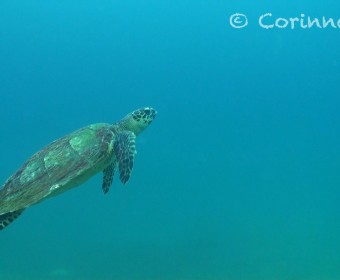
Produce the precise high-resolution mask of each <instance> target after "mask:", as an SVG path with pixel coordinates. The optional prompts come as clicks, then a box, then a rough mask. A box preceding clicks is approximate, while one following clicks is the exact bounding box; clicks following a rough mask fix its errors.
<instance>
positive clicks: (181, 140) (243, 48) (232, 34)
mask: <svg viewBox="0 0 340 280" xmlns="http://www.w3.org/2000/svg"><path fill="white" fill-rule="evenodd" d="M235 13H243V14H245V15H247V18H248V26H246V27H245V28H233V27H232V26H231V25H230V21H229V18H230V16H231V15H232V14H235ZM266 13H272V17H267V18H266V22H268V23H269V22H273V21H274V19H275V18H279V17H283V18H290V17H299V18H305V19H306V18H307V16H311V17H312V18H314V17H317V18H320V19H322V16H325V17H327V18H334V19H335V20H337V19H339V18H340V3H339V1H330V0H326V1H306V0H304V1H298V2H287V1H276V2H273V1H259V2H256V3H254V1H227V0H224V1H221V0H209V1H207V0H205V1H203V0H181V1H179V0H172V1H169V0H164V1H163V0H145V1H136V0H124V1H114V0H112V1H65V0H62V1H51V0H44V1H25V0H22V1H9V0H2V1H1V2H0V120H1V137H0V147H1V149H0V167H1V168H0V181H1V182H5V180H6V179H7V178H8V177H9V176H10V175H11V174H12V173H13V172H14V171H15V170H16V169H17V168H19V167H20V165H21V164H22V163H23V162H24V161H25V160H26V159H27V158H28V157H29V156H31V155H32V154H33V153H35V152H36V151H38V150H39V149H41V148H43V147H44V146H45V145H47V144H48V143H50V142H51V141H53V140H55V139H57V138H59V137H61V136H63V135H65V134H67V133H69V132H72V131H74V130H76V129H78V128H80V127H82V126H85V125H88V124H91V123H96V122H109V123H113V122H115V121H118V120H120V119H121V118H122V117H123V116H125V115H126V114H127V113H129V112H131V111H132V110H134V109H137V108H139V107H143V106H152V107H154V108H155V109H156V110H157V111H158V115H157V118H156V120H155V121H154V122H153V123H152V124H151V125H150V127H149V128H148V129H147V130H146V131H145V132H144V133H143V134H141V135H140V136H139V137H138V139H137V151H138V154H137V156H136V161H135V166H134V170H133V174H132V176H131V179H130V181H129V182H128V184H127V185H126V186H123V185H122V184H121V183H120V181H119V180H118V176H117V175H116V176H115V178H114V182H113V186H112V187H111V189H110V192H109V193H108V194H106V195H104V194H103V193H102V190H101V181H102V175H101V174H98V175H96V176H95V177H93V178H91V179H90V180H89V181H87V182H86V183H85V184H83V185H82V186H80V187H78V188H75V189H72V190H70V191H69V192H66V193H64V194H62V195H60V196H58V197H55V198H53V199H49V200H46V201H44V202H43V203H41V204H38V205H35V206H34V207H31V208H29V209H28V210H27V211H25V213H24V214H23V215H22V216H21V217H20V218H18V220H16V221H15V222H13V224H11V225H10V226H8V227H7V228H6V229H4V230H3V231H1V232H0V244H1V249H0V279H1V280H16V279H18V280H19V279H20V280H21V279H34V280H37V279H84V280H87V279H105V280H108V279H119V280H120V279H121V280H126V279H150V280H154V279H165V280H170V279H171V280H172V279H180V280H184V279H200V280H208V279H209V280H210V279H211V280H212V279H218V280H220V279H221V280H225V279H226V280H229V279H230V280H252V279H259V280H260V279H261V280H267V279H268V280H269V279H271V280H273V279H275V280H285V279H287V280H288V279H289V280H294V279H298V280H305V279H306V280H337V279H340V204H339V199H340V141H339V140H340V127H339V123H340V110H339V108H340V90H339V84H340V51H339V46H340V28H332V27H328V28H323V29H322V28H321V29H320V28H316V27H314V28H301V27H299V26H297V27H296V28H294V29H291V28H289V26H288V27H286V28H278V27H274V28H271V29H265V28H262V27H261V26H259V24H258V19H259V17H260V16H261V15H264V14H266ZM301 14H304V15H305V17H304V16H302V15H301ZM280 23H281V24H282V23H284V21H281V22H280ZM1 184H2V183H1Z"/></svg>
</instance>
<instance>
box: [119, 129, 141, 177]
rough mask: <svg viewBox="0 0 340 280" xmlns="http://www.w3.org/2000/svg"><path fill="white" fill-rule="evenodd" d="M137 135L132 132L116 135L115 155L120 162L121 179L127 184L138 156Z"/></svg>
mask: <svg viewBox="0 0 340 280" xmlns="http://www.w3.org/2000/svg"><path fill="white" fill-rule="evenodd" d="M135 140H136V135H135V134H134V133H133V132H131V131H122V132H120V133H118V134H117V135H116V140H115V143H114V153H115V156H116V159H117V161H118V167H119V178H120V180H121V182H122V183H123V184H125V183H126V182H127V181H128V180H129V178H130V175H131V171H132V167H133V161H134V158H135V154H136V145H135Z"/></svg>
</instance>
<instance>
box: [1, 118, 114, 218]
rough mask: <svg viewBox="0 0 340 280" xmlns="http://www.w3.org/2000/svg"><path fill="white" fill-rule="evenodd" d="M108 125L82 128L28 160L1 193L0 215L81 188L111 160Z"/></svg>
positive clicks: (112, 135)
mask: <svg viewBox="0 0 340 280" xmlns="http://www.w3.org/2000/svg"><path fill="white" fill-rule="evenodd" d="M110 127H111V125H110V124H105V123H99V124H93V125H89V126H87V127H84V128H81V129H79V130H77V131H75V132H73V133H71V134H69V135H66V136H64V137H63V138H60V139H58V140H56V141H54V142H52V143H51V144H49V145H48V146H46V147H45V148H44V149H42V150H41V151H39V152H37V153H36V154H34V155H33V156H32V157H31V158H29V159H28V160H27V161H26V162H25V163H24V164H23V165H22V166H21V168H20V169H19V170H17V171H16V172H15V173H14V174H13V175H12V176H11V177H10V178H9V179H8V180H7V181H6V182H5V184H4V186H3V188H2V189H1V191H0V201H1V204H0V214H2V213H6V212H10V211H15V210H18V209H23V208H26V207H28V206H30V205H32V204H36V203H38V202H40V201H42V200H44V199H45V198H47V197H50V196H54V195H56V194H59V193H62V192H64V191H66V190H68V189H70V188H72V187H75V186H77V185H80V184H81V183H83V182H84V181H86V180H87V179H89V178H90V177H91V176H93V175H94V174H96V173H97V172H99V171H101V170H103V169H104V168H105V167H106V166H107V165H108V164H110V162H111V161H112V160H113V153H112V147H113V141H114V133H113V131H112V130H111V129H110Z"/></svg>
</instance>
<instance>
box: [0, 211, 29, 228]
mask: <svg viewBox="0 0 340 280" xmlns="http://www.w3.org/2000/svg"><path fill="white" fill-rule="evenodd" d="M24 210H25V208H24V209H19V210H17V211H13V212H8V213H5V214H2V215H0V230H2V229H4V228H5V227H7V226H8V225H9V224H10V223H12V222H13V221H14V220H15V219H16V218H18V217H19V216H20V215H21V213H22V212H24Z"/></svg>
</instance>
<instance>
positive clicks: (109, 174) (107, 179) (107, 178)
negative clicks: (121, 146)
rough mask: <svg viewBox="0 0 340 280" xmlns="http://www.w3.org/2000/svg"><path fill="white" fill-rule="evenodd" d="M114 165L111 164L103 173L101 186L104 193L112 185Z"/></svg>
mask: <svg viewBox="0 0 340 280" xmlns="http://www.w3.org/2000/svg"><path fill="white" fill-rule="evenodd" d="M115 167H116V163H115V162H113V163H112V164H110V165H109V166H108V167H106V168H105V169H104V171H103V174H104V176H103V185H102V189H103V192H104V193H107V192H108V191H109V189H110V187H111V185H112V180H113V175H114V174H115Z"/></svg>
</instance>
